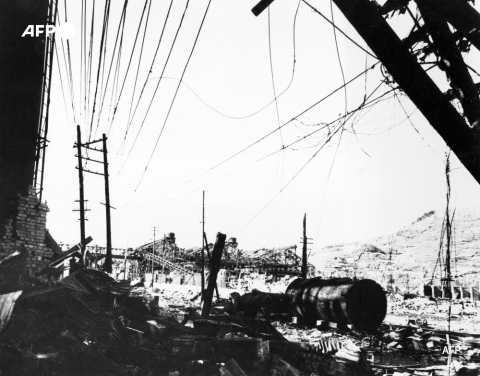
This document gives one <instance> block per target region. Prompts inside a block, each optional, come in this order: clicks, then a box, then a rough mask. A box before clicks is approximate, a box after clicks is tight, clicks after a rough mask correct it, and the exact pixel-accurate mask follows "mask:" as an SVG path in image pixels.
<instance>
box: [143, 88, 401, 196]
mask: <svg viewBox="0 0 480 376" xmlns="http://www.w3.org/2000/svg"><path fill="white" fill-rule="evenodd" d="M394 90H396V88H395V89H391V90H389V91H388V92H386V93H383V94H381V95H379V96H377V97H376V98H374V99H372V100H370V101H368V102H366V101H363V102H362V104H361V105H360V106H359V107H357V108H356V109H355V110H352V111H350V112H348V113H347V114H344V115H341V116H339V117H338V118H336V119H335V120H332V121H331V122H329V123H324V124H323V126H322V127H321V128H319V129H316V130H315V131H312V132H310V133H307V134H306V135H305V136H303V137H301V138H299V139H297V140H295V141H293V142H291V143H290V144H288V145H286V146H284V147H282V148H280V149H277V150H275V151H273V152H271V153H269V154H267V155H265V156H263V157H261V158H259V159H257V160H256V161H254V162H252V163H251V164H249V165H246V166H243V167H241V168H239V169H237V170H235V171H233V172H231V173H229V174H227V175H224V176H222V177H220V178H218V179H216V180H214V181H212V182H210V183H207V184H205V185H202V186H200V187H198V188H195V189H193V190H191V191H189V192H187V193H185V194H183V195H180V196H178V197H177V198H179V197H183V196H187V195H189V194H191V193H193V192H196V191H198V190H200V189H204V188H205V187H207V186H209V185H211V184H213V183H216V182H218V181H220V180H223V179H225V178H227V177H229V176H231V175H233V174H236V173H237V172H239V171H242V170H244V169H245V168H248V167H251V166H253V165H254V164H256V163H258V162H261V161H263V160H264V159H267V158H268V157H271V156H273V155H275V154H277V153H279V152H281V151H282V150H284V149H288V148H290V147H291V146H292V145H295V144H296V143H299V142H301V141H303V140H305V139H307V138H309V137H313V135H314V134H316V133H318V132H320V131H322V130H323V129H325V128H328V129H329V133H328V134H327V135H326V137H323V138H322V140H324V139H326V138H328V137H329V136H330V135H331V131H330V126H331V125H332V124H335V123H337V122H339V121H341V120H343V119H345V118H346V117H348V116H350V115H355V114H356V113H357V112H358V111H360V110H364V109H366V108H369V107H370V108H373V107H374V106H375V105H376V104H377V103H379V102H380V101H382V99H381V98H383V97H384V96H385V95H387V94H388V93H390V92H392V91H394ZM372 94H373V93H372ZM369 111H370V110H369ZM322 140H321V141H322ZM319 145H320V144H317V145H315V146H319ZM178 188H179V187H178ZM174 190H176V189H173V190H170V191H168V192H166V193H164V194H162V195H160V196H157V197H155V198H153V199H151V200H148V201H146V202H145V203H149V202H151V201H153V200H155V199H157V198H159V197H162V196H164V195H166V194H167V193H169V192H172V191H174ZM145 203H144V204H145Z"/></svg>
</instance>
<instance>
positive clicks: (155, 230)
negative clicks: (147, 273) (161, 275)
mask: <svg viewBox="0 0 480 376" xmlns="http://www.w3.org/2000/svg"><path fill="white" fill-rule="evenodd" d="M156 234H157V228H156V227H153V246H152V285H151V286H152V287H153V274H154V265H155V236H156Z"/></svg>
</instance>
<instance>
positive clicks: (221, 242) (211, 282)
mask: <svg viewBox="0 0 480 376" xmlns="http://www.w3.org/2000/svg"><path fill="white" fill-rule="evenodd" d="M226 237H227V236H226V235H225V234H221V233H217V239H216V241H215V245H214V246H213V252H212V258H211V260H210V276H209V278H208V286H207V289H206V290H205V299H204V300H203V308H202V316H203V317H208V315H209V313H210V308H211V307H212V298H213V290H214V289H215V286H216V283H217V275H218V271H219V270H220V261H221V260H222V252H223V248H224V247H225V239H226Z"/></svg>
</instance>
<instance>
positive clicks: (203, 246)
mask: <svg viewBox="0 0 480 376" xmlns="http://www.w3.org/2000/svg"><path fill="white" fill-rule="evenodd" d="M205 246H207V247H208V244H205V191H203V204H202V290H201V291H202V300H203V295H204V294H203V292H204V291H205Z"/></svg>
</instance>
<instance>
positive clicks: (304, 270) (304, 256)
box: [302, 213, 308, 279]
mask: <svg viewBox="0 0 480 376" xmlns="http://www.w3.org/2000/svg"><path fill="white" fill-rule="evenodd" d="M307 271H308V267H307V213H305V216H304V217H303V252H302V278H303V279H307Z"/></svg>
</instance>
